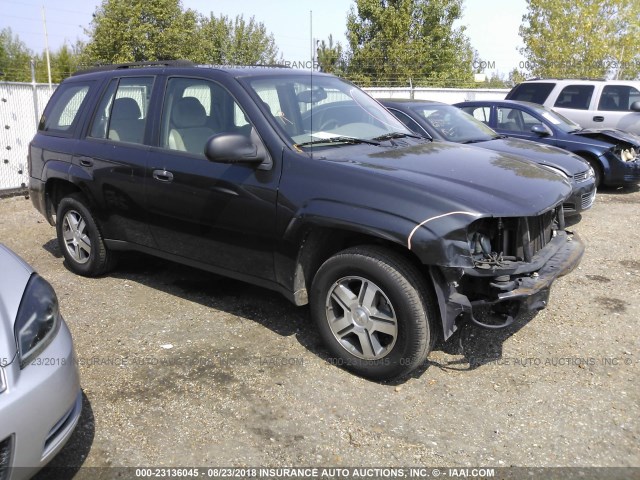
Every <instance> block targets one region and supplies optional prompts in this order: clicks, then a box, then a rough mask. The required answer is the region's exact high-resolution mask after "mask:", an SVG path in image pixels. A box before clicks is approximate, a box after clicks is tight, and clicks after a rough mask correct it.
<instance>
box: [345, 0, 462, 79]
mask: <svg viewBox="0 0 640 480" xmlns="http://www.w3.org/2000/svg"><path fill="white" fill-rule="evenodd" d="M355 3H356V4H355V7H351V11H350V13H349V15H348V17H347V39H348V41H349V48H350V52H349V55H348V60H349V68H348V76H349V77H350V78H351V79H352V80H354V81H357V82H361V83H363V84H365V85H366V84H371V83H378V84H379V83H385V84H387V85H407V84H408V83H410V82H411V83H413V84H414V85H415V84H421V85H435V86H463V85H465V86H466V85H471V84H473V72H472V62H473V49H472V48H471V45H470V44H469V40H468V38H467V37H466V35H465V33H464V30H465V28H464V27H458V28H454V26H453V23H454V22H455V21H456V20H457V19H459V18H460V17H461V16H462V0H356V2H355Z"/></svg>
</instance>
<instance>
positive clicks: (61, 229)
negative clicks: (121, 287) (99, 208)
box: [56, 193, 114, 277]
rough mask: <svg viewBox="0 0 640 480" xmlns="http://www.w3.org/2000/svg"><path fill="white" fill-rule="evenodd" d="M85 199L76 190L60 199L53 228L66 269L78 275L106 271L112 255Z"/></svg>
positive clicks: (98, 273)
mask: <svg viewBox="0 0 640 480" xmlns="http://www.w3.org/2000/svg"><path fill="white" fill-rule="evenodd" d="M85 202H86V200H85V199H84V197H83V196H82V195H80V194H77V193H74V194H71V195H69V196H67V197H64V198H63V199H62V200H61V201H60V204H59V205H58V210H57V214H56V232H57V236H58V244H59V246H60V250H62V254H63V255H64V258H65V260H66V261H67V265H68V266H69V269H70V270H72V271H73V272H74V273H77V274H79V275H83V276H86V277H95V276H97V275H101V274H103V273H105V272H106V271H108V270H109V269H110V268H111V267H112V264H113V261H114V258H113V254H112V252H110V251H109V250H108V249H107V247H106V246H105V244H104V239H103V238H102V233H101V232H100V229H99V228H98V225H97V223H96V221H95V220H94V218H93V215H92V214H91V211H90V210H89V209H88V208H87V207H86V205H85Z"/></svg>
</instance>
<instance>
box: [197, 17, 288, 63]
mask: <svg viewBox="0 0 640 480" xmlns="http://www.w3.org/2000/svg"><path fill="white" fill-rule="evenodd" d="M199 38H200V46H199V48H198V53H197V55H195V58H192V60H194V61H197V62H199V63H213V64H220V65H222V64H226V65H268V64H273V63H276V62H277V56H278V47H277V46H276V42H275V40H274V38H273V35H272V34H269V33H268V32H267V29H266V27H265V26H264V24H263V23H261V22H256V20H255V18H254V17H251V18H250V19H249V21H246V20H245V19H244V18H243V17H242V16H241V15H240V16H236V17H235V19H233V20H231V19H230V18H229V17H227V16H226V15H220V16H219V17H215V16H214V15H213V13H211V14H210V15H209V18H202V19H201V20H200V29H199Z"/></svg>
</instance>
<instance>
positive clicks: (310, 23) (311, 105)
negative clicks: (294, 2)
mask: <svg viewBox="0 0 640 480" xmlns="http://www.w3.org/2000/svg"><path fill="white" fill-rule="evenodd" d="M309 40H310V41H311V69H310V70H309V88H310V90H311V92H312V96H313V59H314V58H315V57H314V52H313V47H314V45H313V10H309ZM309 111H310V112H309V116H310V117H311V135H313V102H311V103H310V104H309ZM311 138H312V137H311V136H309V140H311ZM310 146H311V149H310V150H311V152H310V154H311V158H313V143H311V144H310Z"/></svg>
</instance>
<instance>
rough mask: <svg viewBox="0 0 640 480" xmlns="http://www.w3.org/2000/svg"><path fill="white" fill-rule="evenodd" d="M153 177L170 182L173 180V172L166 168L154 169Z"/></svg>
mask: <svg viewBox="0 0 640 480" xmlns="http://www.w3.org/2000/svg"><path fill="white" fill-rule="evenodd" d="M153 178H155V179H156V180H158V181H160V182H167V183H168V182H171V181H173V173H171V172H167V171H166V170H154V171H153Z"/></svg>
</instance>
